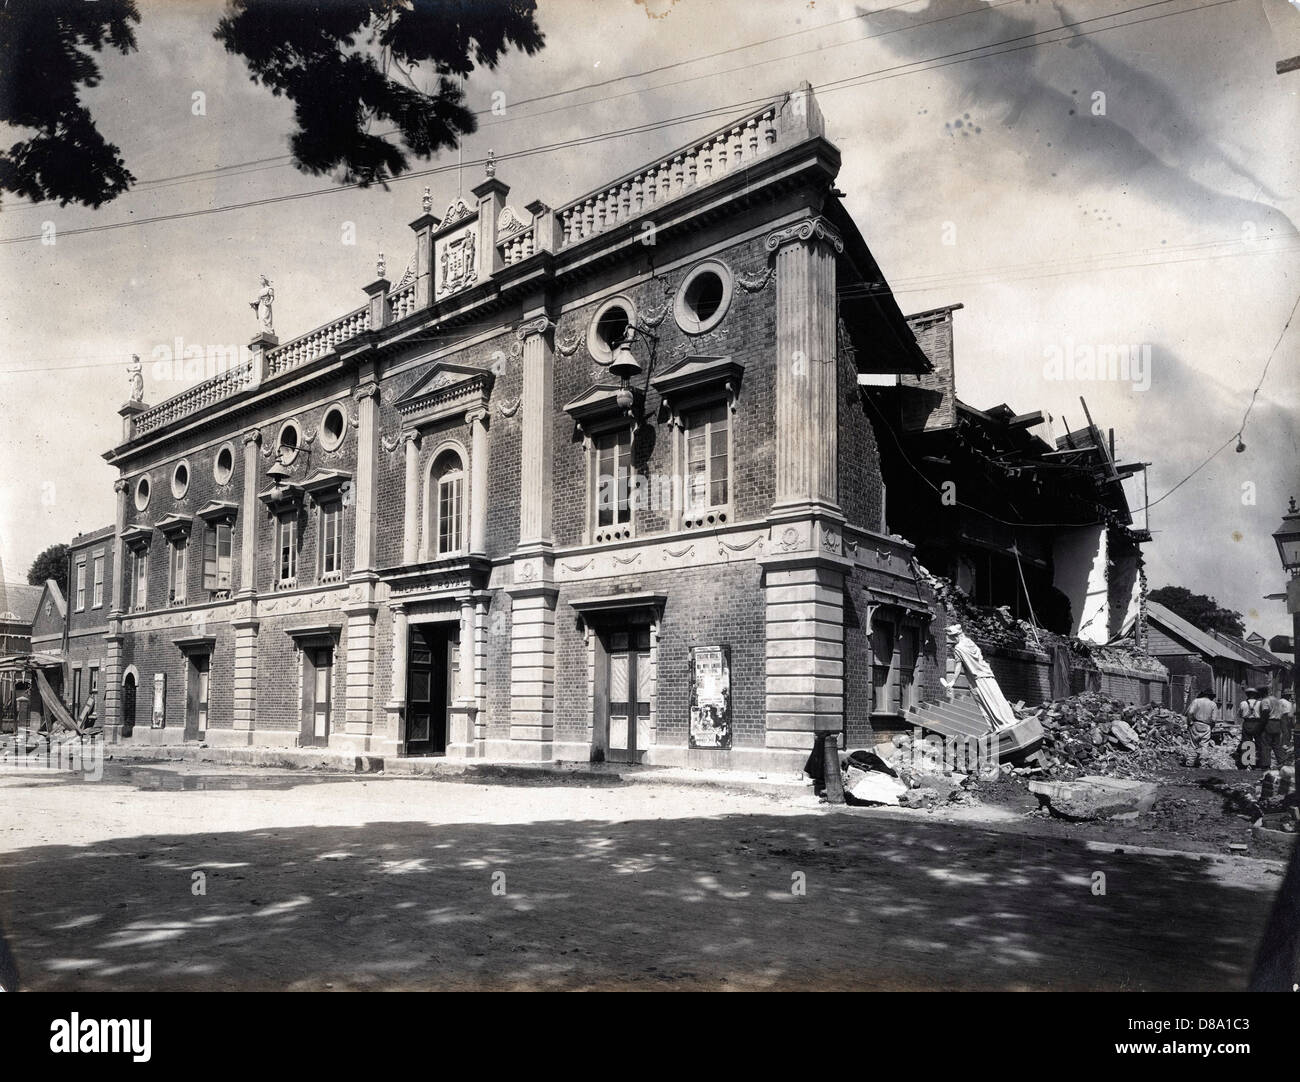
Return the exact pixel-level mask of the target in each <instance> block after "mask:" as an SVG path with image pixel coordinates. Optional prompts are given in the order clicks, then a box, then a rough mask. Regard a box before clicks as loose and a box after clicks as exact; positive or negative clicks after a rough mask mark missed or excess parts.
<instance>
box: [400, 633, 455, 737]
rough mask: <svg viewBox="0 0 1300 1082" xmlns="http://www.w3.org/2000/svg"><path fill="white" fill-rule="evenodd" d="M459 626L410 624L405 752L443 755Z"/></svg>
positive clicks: (453, 685) (452, 694)
mask: <svg viewBox="0 0 1300 1082" xmlns="http://www.w3.org/2000/svg"><path fill="white" fill-rule="evenodd" d="M459 639H460V625H459V624H457V623H453V622H450V621H448V622H443V623H432V624H412V625H411V629H410V635H409V638H408V642H409V646H408V652H407V659H406V754H407V755H444V754H446V751H447V711H448V708H449V707H450V706H451V702H452V697H453V696H454V695H455V689H456V672H457V667H458V662H459V656H460V650H459V648H458V647H459Z"/></svg>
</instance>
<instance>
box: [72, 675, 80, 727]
mask: <svg viewBox="0 0 1300 1082" xmlns="http://www.w3.org/2000/svg"><path fill="white" fill-rule="evenodd" d="M80 710H81V670H80V669H73V670H72V716H73V717H74V718H75V717H76V716H77V713H78V711H80Z"/></svg>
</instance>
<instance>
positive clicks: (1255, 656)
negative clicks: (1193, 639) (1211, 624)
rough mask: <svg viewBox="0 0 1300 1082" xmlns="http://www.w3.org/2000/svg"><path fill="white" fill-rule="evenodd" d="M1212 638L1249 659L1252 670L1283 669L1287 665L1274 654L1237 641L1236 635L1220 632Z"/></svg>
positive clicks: (1246, 641) (1254, 645)
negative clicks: (1224, 643) (1226, 644)
mask: <svg viewBox="0 0 1300 1082" xmlns="http://www.w3.org/2000/svg"><path fill="white" fill-rule="evenodd" d="M1214 637H1215V638H1216V639H1218V640H1219V641H1220V642H1226V643H1228V645H1230V646H1231V647H1232V648H1233V649H1234V650H1236V651H1237V653H1239V654H1244V655H1245V656H1246V657H1248V658H1250V659H1251V666H1252V667H1254V668H1257V669H1259V668H1264V669H1276V668H1283V667H1285V666H1286V664H1287V663H1286V662H1285V661H1283V660H1282V659H1281V658H1280V657H1278V656H1277V655H1276V654H1271V653H1269V652H1268V651H1267V650H1265V649H1264V648H1263V647H1262V646H1257V645H1256V644H1255V643H1253V642H1249V641H1248V640H1246V639H1239V638H1238V637H1237V636H1236V635H1225V634H1224V633H1223V632H1221V631H1216V632H1214Z"/></svg>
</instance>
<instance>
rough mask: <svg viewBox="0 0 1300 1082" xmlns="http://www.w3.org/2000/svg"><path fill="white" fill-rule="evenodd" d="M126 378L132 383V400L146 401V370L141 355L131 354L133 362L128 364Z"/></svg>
mask: <svg viewBox="0 0 1300 1082" xmlns="http://www.w3.org/2000/svg"><path fill="white" fill-rule="evenodd" d="M126 380H127V383H129V384H130V385H131V401H132V402H143V401H144V372H143V369H142V368H141V365H140V355H139V354H138V353H132V354H131V363H130V364H129V365H127V366H126Z"/></svg>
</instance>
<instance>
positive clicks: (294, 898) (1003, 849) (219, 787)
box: [0, 764, 1280, 990]
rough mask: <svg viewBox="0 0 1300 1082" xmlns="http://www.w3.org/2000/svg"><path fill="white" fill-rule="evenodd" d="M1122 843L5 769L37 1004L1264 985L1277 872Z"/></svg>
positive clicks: (681, 807) (928, 823) (596, 798)
mask: <svg viewBox="0 0 1300 1082" xmlns="http://www.w3.org/2000/svg"><path fill="white" fill-rule="evenodd" d="M1117 848H1121V847H1120V846H1119V843H1115V842H1100V841H1089V840H1088V839H1087V838H1086V837H1082V836H1068V837H1067V836H1054V835H1042V836H1035V835H1034V834H1032V833H1029V832H1027V831H1026V830H1024V829H1022V827H1021V825H1019V824H1016V823H1012V822H1010V821H1007V822H1003V823H1000V824H998V825H997V829H994V828H993V827H992V826H990V825H987V824H979V823H967V822H951V821H943V820H941V819H938V818H936V817H933V816H927V815H926V814H925V813H923V812H916V813H903V812H893V813H888V814H885V813H873V812H871V811H870V810H867V809H838V810H834V811H828V810H827V809H825V808H818V807H817V806H816V804H815V803H814V801H813V800H812V798H811V797H796V798H786V799H778V798H774V797H770V796H764V795H760V794H757V793H752V792H739V791H724V790H719V789H717V788H712V787H703V786H689V785H682V786H666V785H650V784H644V783H642V784H628V783H624V782H619V781H617V780H616V779H610V780H608V781H604V780H596V781H592V780H585V781H582V780H577V779H570V780H565V781H559V780H557V781H554V782H549V781H548V782H547V783H545V784H532V785H525V784H519V783H518V782H511V783H508V784H479V783H476V784H468V783H454V782H446V781H430V780H427V779H416V778H385V777H376V776H369V777H357V776H330V775H321V774H315V773H310V772H306V771H269V770H252V769H245V768H235V767H225V766H213V765H202V764H166V765H164V764H151V765H149V766H140V767H132V768H129V769H124V768H121V767H116V766H114V765H113V764H110V766H109V768H108V772H107V774H106V776H105V778H104V780H102V781H100V782H94V783H92V782H82V781H70V780H67V779H66V777H64V778H56V777H48V776H38V775H34V774H22V775H12V774H11V775H3V776H0V921H2V922H3V929H4V932H5V934H6V935H7V937H8V939H9V942H10V944H11V946H12V949H13V952H14V955H15V956H16V959H17V963H18V966H19V970H20V973H21V976H22V981H23V986H24V987H26V988H29V989H65V990H74V989H90V990H110V989H168V988H174V989H238V988H262V989H275V988H289V989H326V988H333V989H340V990H341V989H362V988H489V987H513V988H593V987H636V988H653V987H674V988H684V987H705V988H755V987H786V988H804V987H837V988H864V989H865V988H875V989H902V988H924V989H1129V990H1139V989H1140V990H1147V989H1233V988H1240V987H1242V986H1243V985H1244V983H1245V980H1246V976H1247V972H1248V969H1249V966H1250V962H1251V958H1252V955H1253V951H1254V946H1255V943H1256V940H1257V938H1258V935H1259V932H1260V930H1261V928H1262V926H1263V922H1264V920H1265V917H1266V915H1267V912H1268V907H1269V904H1270V901H1271V898H1272V892H1273V890H1274V889H1275V887H1276V885H1277V883H1278V882H1279V881H1280V872H1279V870H1278V867H1277V866H1275V865H1271V864H1268V863H1265V862H1261V861H1255V860H1250V859H1245V858H1213V857H1205V858H1197V857H1192V856H1184V855H1172V854H1167V853H1150V852H1133V851H1132V850H1131V849H1129V850H1127V851H1124V852H1117V851H1116V850H1117ZM1098 872H1100V873H1102V874H1103V875H1104V889H1105V892H1104V894H1100V893H1095V891H1096V889H1097V885H1098V884H1099V883H1100V882H1101V881H1100V880H1098V879H1097V877H1096V874H1095V873H1098ZM196 873H202V875H201V876H199V875H197V874H196ZM200 886H201V887H202V892H198V891H199V888H200ZM196 892H198V893H196Z"/></svg>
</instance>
